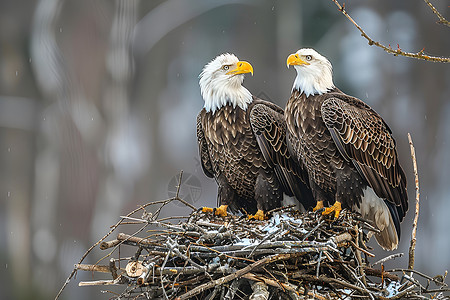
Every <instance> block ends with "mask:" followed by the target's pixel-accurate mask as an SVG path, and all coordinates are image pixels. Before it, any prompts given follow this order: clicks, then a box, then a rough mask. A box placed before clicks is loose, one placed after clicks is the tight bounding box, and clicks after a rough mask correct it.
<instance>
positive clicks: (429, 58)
mask: <svg viewBox="0 0 450 300" xmlns="http://www.w3.org/2000/svg"><path fill="white" fill-rule="evenodd" d="M332 1H333V2H334V4H336V6H337V7H338V8H339V11H340V12H341V13H342V14H343V15H344V16H345V17H346V18H347V19H349V20H350V22H352V23H353V25H355V26H356V28H358V30H359V31H360V32H361V35H362V36H363V37H364V38H365V39H366V40H367V41H368V42H369V45H370V46H373V45H374V46H377V47H379V48H381V49H383V50H384V51H386V52H387V53H390V54H393V55H394V56H405V57H410V58H416V59H423V60H426V61H431V62H441V63H449V62H450V58H449V57H440V56H430V55H426V54H424V49H425V48H424V49H422V50H420V51H419V52H417V53H412V52H405V51H402V50H401V49H400V46H399V45H398V44H397V49H393V48H392V47H391V46H390V45H389V46H385V45H383V44H381V43H380V42H377V41H374V40H373V39H372V38H370V36H368V35H367V33H365V31H364V30H363V29H362V28H361V26H359V25H358V23H356V22H355V20H353V18H352V17H351V16H350V15H349V14H348V13H347V11H346V10H345V5H341V4H340V3H339V1H338V0H332ZM425 1H426V0H425Z"/></svg>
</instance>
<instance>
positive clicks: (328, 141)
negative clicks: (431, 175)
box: [285, 88, 408, 249]
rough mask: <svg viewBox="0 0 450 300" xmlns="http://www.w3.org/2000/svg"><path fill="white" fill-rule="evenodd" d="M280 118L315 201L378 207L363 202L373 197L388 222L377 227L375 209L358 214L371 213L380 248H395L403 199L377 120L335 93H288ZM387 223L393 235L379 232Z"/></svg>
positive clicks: (388, 140)
mask: <svg viewBox="0 0 450 300" xmlns="http://www.w3.org/2000/svg"><path fill="white" fill-rule="evenodd" d="M285 116H286V126H287V128H288V144H289V147H290V151H291V153H292V154H293V156H295V158H296V159H297V160H298V161H299V163H301V164H304V166H305V167H306V170H307V173H308V175H309V184H310V187H311V189H312V193H313V196H314V198H315V200H316V201H324V203H327V204H328V205H330V204H333V203H334V202H335V201H339V202H340V203H342V205H343V207H344V208H350V209H358V208H359V209H361V207H360V206H361V203H362V202H363V204H364V203H366V204H365V205H366V206H371V205H372V206H374V207H375V208H376V205H380V204H379V203H377V202H376V201H375V202H373V201H372V202H371V200H370V199H369V196H370V193H372V195H373V192H374V193H375V194H376V197H379V198H381V199H383V200H384V203H385V204H386V206H387V207H388V209H389V213H390V215H391V216H390V217H391V219H392V221H386V222H387V223H386V224H383V222H385V221H381V220H380V219H381V217H380V216H379V215H382V214H383V210H382V209H381V208H380V209H373V207H372V208H371V207H366V208H363V209H365V211H366V214H372V216H369V219H373V220H374V221H375V222H379V223H380V229H381V231H382V232H381V233H380V234H379V235H378V236H377V240H378V242H379V243H380V245H382V246H383V247H384V248H386V249H393V248H395V247H396V246H397V243H398V240H397V237H396V236H395V235H398V238H399V237H400V222H401V221H402V220H403V218H404V216H405V213H406V211H407V209H408V202H407V201H408V198H407V193H406V177H405V174H404V172H403V170H402V168H401V166H400V164H399V161H398V156H397V150H396V144H395V140H394V138H393V137H392V134H391V130H390V129H389V127H388V126H387V124H386V123H385V122H384V121H383V119H382V118H381V117H380V116H379V115H378V114H377V113H376V112H375V111H374V110H373V109H372V108H370V107H369V106H368V105H367V104H365V103H364V102H362V101H361V100H359V99H357V98H354V97H351V96H348V95H346V94H344V93H342V92H341V91H340V90H338V89H336V88H334V89H333V90H331V91H329V92H327V93H324V94H321V95H319V94H314V95H310V96H306V95H305V93H302V92H300V91H299V90H296V89H294V90H293V92H292V95H291V97H290V99H289V101H288V103H287V106H286V111H285ZM370 188H371V189H372V190H373V192H371V191H369V189H370ZM365 197H367V199H368V200H367V199H366V201H364V200H365V199H364V198H365ZM374 197H375V195H373V197H372V198H374ZM381 204H382V202H381ZM369 211H370V212H369ZM383 218H386V216H384V217H383ZM389 222H393V225H394V227H395V231H396V234H395V231H393V228H384V227H389V226H390V225H392V224H390V225H389ZM376 225H377V224H376ZM383 231H384V232H383ZM383 235H384V236H383Z"/></svg>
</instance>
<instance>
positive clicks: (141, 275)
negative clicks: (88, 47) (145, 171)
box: [75, 199, 448, 300]
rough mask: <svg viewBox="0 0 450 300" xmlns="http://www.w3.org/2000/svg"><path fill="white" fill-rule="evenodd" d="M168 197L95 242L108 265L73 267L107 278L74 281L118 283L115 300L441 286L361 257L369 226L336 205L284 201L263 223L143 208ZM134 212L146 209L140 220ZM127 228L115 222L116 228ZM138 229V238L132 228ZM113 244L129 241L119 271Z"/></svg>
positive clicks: (372, 293) (367, 292) (420, 293)
mask: <svg viewBox="0 0 450 300" xmlns="http://www.w3.org/2000/svg"><path fill="white" fill-rule="evenodd" d="M174 201H176V199H174ZM168 203H170V201H169V202H168V201H155V202H152V203H148V204H146V205H143V206H141V207H140V208H139V209H138V210H135V211H133V212H132V213H130V214H128V215H127V216H126V217H123V218H122V220H127V219H136V220H144V221H145V222H143V223H140V224H141V225H142V227H141V228H139V229H138V230H137V231H136V232H134V233H131V234H128V233H124V232H121V233H117V237H116V238H113V239H112V240H111V241H110V242H107V241H104V242H103V243H102V244H101V245H102V246H100V247H99V248H100V249H103V251H105V250H106V251H109V254H108V255H106V256H105V258H106V257H114V256H118V257H116V258H111V259H110V262H109V265H106V264H103V265H100V263H101V261H100V262H99V264H96V265H82V264H78V265H76V268H75V270H86V271H89V272H98V274H105V273H110V274H111V275H110V276H112V280H111V279H105V280H95V281H90V282H82V283H80V285H81V286H87V285H100V286H107V285H123V287H124V291H123V292H122V293H121V294H120V295H117V296H116V298H115V299H147V298H151V299H171V300H175V299H180V300H181V299H210V300H213V299H230V300H231V299H242V298H244V299H245V298H249V297H250V296H252V297H253V298H255V299H256V297H262V298H264V297H265V295H267V293H268V295H269V297H270V298H275V299H302V298H304V297H310V298H314V299H343V298H346V297H351V298H362V299H386V298H392V299H398V298H400V297H416V296H417V297H416V298H420V299H423V298H428V299H429V298H430V297H431V296H433V297H434V299H444V298H445V296H443V295H445V293H446V289H448V286H447V284H445V282H444V280H443V281H442V282H436V281H433V280H430V279H429V278H432V277H429V278H427V277H424V276H421V275H420V274H418V273H415V272H412V273H411V272H407V271H405V270H409V269H398V270H395V272H394V271H390V272H387V271H384V268H383V267H381V269H380V268H377V267H374V266H373V265H371V264H370V263H369V261H367V259H370V258H371V256H373V255H372V254H371V253H370V252H368V250H366V249H368V248H367V246H366V245H365V242H366V240H367V232H368V231H373V226H372V224H370V223H368V221H365V220H363V219H362V218H361V216H359V215H357V214H355V213H351V212H348V211H345V210H344V211H343V212H342V213H341V216H340V217H339V219H338V220H332V219H328V218H325V217H323V216H322V215H321V214H320V213H313V212H309V213H299V212H297V211H295V210H294V209H292V208H284V209H280V210H279V211H277V212H274V213H273V215H272V218H271V219H269V220H267V221H255V220H248V219H247V218H245V217H237V216H233V215H230V216H228V217H226V218H221V217H217V216H213V215H212V214H205V213H202V212H199V211H194V212H192V213H191V214H190V215H189V216H186V218H185V219H186V220H184V221H178V222H177V223H175V222H176V221H175V220H168V219H167V218H160V219H158V218H155V216H156V215H155V214H149V213H148V212H147V209H148V210H150V208H151V207H152V206H154V208H153V211H160V209H161V206H165V205H167V204H168ZM139 213H142V214H144V213H145V214H146V215H147V216H150V217H149V218H140V217H139V216H138V214H139ZM169 221H171V222H169ZM117 227H118V226H117ZM127 228H129V227H127V225H126V224H125V223H122V224H120V229H121V230H126V229H127ZM116 230H118V229H117V228H116ZM144 230H145V231H146V232H147V236H143V237H141V236H138V234H141V233H143V232H144ZM99 244H100V243H97V245H99ZM104 245H108V247H106V246H104ZM120 247H132V248H134V249H135V255H133V256H132V257H131V258H128V259H127V260H128V263H127V264H126V267H125V269H119V268H116V267H115V263H114V262H117V261H121V260H124V258H121V257H120V253H119V250H120ZM99 251H100V250H99ZM363 254H364V255H363ZM393 257H396V255H391V256H389V257H387V258H386V260H387V259H392V258H393ZM382 262H383V260H379V261H378V262H377V263H382ZM113 270H114V271H115V274H114V272H112V271H113ZM413 275H414V276H413ZM103 276H105V275H103ZM416 277H418V278H419V279H420V280H418V279H417V278H416ZM421 280H422V282H421ZM424 280H425V281H426V282H428V284H426V283H423V282H424ZM405 283H406V285H405ZM430 283H431V284H432V285H431V284H430ZM387 296H389V297H387Z"/></svg>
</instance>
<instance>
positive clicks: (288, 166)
mask: <svg viewBox="0 0 450 300" xmlns="http://www.w3.org/2000/svg"><path fill="white" fill-rule="evenodd" d="M254 102H255V104H254V105H253V107H252V108H251V112H250V123H251V126H252V129H253V132H254V134H255V137H256V140H257V142H258V145H259V147H260V149H261V152H262V154H263V157H264V159H265V160H266V162H267V163H268V165H269V166H270V167H273V168H274V170H275V173H276V176H277V178H278V180H279V181H280V183H281V185H282V187H283V189H284V190H285V193H286V194H287V195H289V196H295V197H296V198H297V199H298V200H299V201H300V202H301V203H302V205H303V206H304V207H305V208H309V207H312V206H314V204H315V203H314V199H313V197H312V193H311V190H310V189H309V185H308V182H309V180H308V174H307V172H306V170H305V169H304V168H303V165H300V164H298V163H296V162H295V161H294V159H293V158H292V157H291V155H290V153H289V151H288V146H287V140H286V130H287V129H286V122H285V120H284V111H283V109H281V108H280V107H278V106H277V105H275V104H273V103H270V102H267V101H263V100H260V99H257V100H255V101H254Z"/></svg>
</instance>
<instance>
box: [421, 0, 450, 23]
mask: <svg viewBox="0 0 450 300" xmlns="http://www.w3.org/2000/svg"><path fill="white" fill-rule="evenodd" d="M423 1H425V3H426V4H427V5H428V6H429V7H430V8H431V10H432V11H433V13H434V14H435V15H436V16H437V17H438V19H439V21H438V23H440V24H443V25H445V26H449V27H450V22H449V21H447V20H446V19H445V18H444V17H443V16H442V15H441V13H440V12H439V11H438V10H437V9H436V7H434V5H433V4H431V2H430V1H429V0H423Z"/></svg>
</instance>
